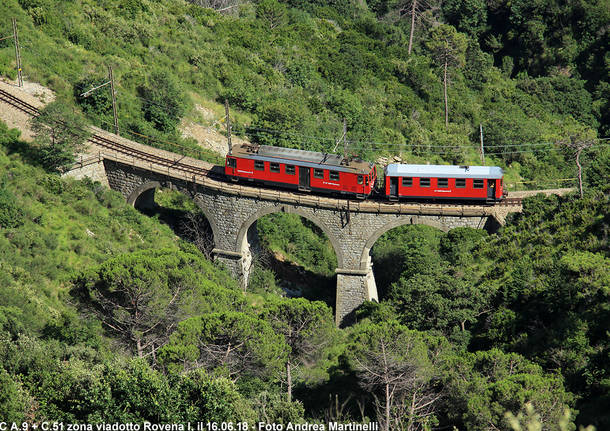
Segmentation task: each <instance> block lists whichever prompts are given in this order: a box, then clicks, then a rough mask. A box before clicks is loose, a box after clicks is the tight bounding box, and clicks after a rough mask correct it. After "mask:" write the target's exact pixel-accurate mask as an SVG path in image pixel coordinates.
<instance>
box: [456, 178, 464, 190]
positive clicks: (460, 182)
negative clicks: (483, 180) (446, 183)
mask: <svg viewBox="0 0 610 431" xmlns="http://www.w3.org/2000/svg"><path fill="white" fill-rule="evenodd" d="M455 186H456V187H457V188H458V189H463V188H465V187H466V178H457V179H456V180H455Z"/></svg>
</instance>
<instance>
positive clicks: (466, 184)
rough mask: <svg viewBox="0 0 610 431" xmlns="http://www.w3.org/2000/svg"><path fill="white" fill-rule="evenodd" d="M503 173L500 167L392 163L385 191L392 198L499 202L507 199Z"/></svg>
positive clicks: (386, 169) (386, 175)
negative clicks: (505, 197)
mask: <svg viewBox="0 0 610 431" xmlns="http://www.w3.org/2000/svg"><path fill="white" fill-rule="evenodd" d="M503 176H504V174H503V172H502V169H501V168H499V167H497V166H444V165H406V164H390V165H388V166H386V168H385V190H384V194H385V196H386V197H387V198H388V199H390V200H398V199H401V198H405V199H407V198H411V199H434V200H436V199H453V200H475V201H485V202H490V203H491V202H498V201H501V200H502V199H503V198H504V190H503V183H502V179H503Z"/></svg>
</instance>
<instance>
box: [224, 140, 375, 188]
mask: <svg viewBox="0 0 610 431" xmlns="http://www.w3.org/2000/svg"><path fill="white" fill-rule="evenodd" d="M225 175H227V177H229V178H230V179H231V180H233V181H238V180H239V179H245V180H247V181H252V182H257V183H261V184H266V185H273V186H280V187H286V188H293V189H298V190H304V191H315V192H321V193H332V194H342V195H350V196H355V197H357V198H360V199H365V198H366V197H367V196H369V195H370V194H371V191H372V190H373V188H374V186H375V182H376V181H377V170H376V167H375V165H374V164H373V163H369V162H364V161H362V160H351V159H347V158H344V157H342V156H340V155H337V154H326V153H317V152H314V151H304V150H296V149H292V148H280V147H271V146H268V145H248V144H243V145H240V146H238V147H233V150H232V152H231V153H230V154H228V155H227V159H226V163H225Z"/></svg>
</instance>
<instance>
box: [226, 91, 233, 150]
mask: <svg viewBox="0 0 610 431" xmlns="http://www.w3.org/2000/svg"><path fill="white" fill-rule="evenodd" d="M225 115H226V116H227V119H226V121H227V145H228V146H229V154H232V153H233V144H232V143H231V117H230V116H229V101H228V100H227V99H225Z"/></svg>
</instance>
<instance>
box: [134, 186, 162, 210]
mask: <svg viewBox="0 0 610 431" xmlns="http://www.w3.org/2000/svg"><path fill="white" fill-rule="evenodd" d="M158 188H161V183H160V182H159V181H147V182H145V183H144V184H140V185H139V186H138V187H136V189H135V190H134V191H132V192H131V193H130V194H129V196H128V197H127V203H128V204H129V205H131V206H133V207H135V206H136V203H137V202H138V200H139V199H141V197H142V195H145V198H146V200H147V201H148V200H150V199H152V202H154V193H155V189H158ZM147 203H148V204H150V202H147ZM149 206H150V205H149Z"/></svg>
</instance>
